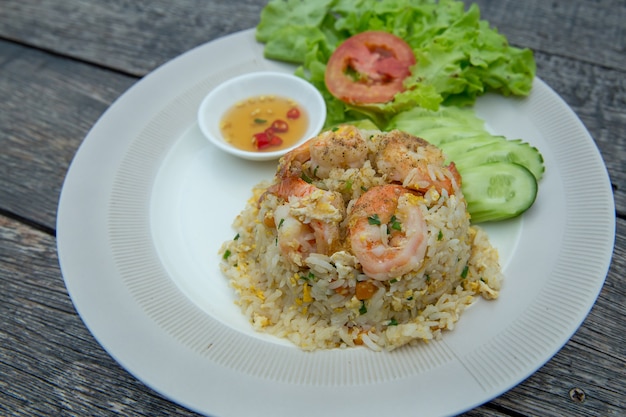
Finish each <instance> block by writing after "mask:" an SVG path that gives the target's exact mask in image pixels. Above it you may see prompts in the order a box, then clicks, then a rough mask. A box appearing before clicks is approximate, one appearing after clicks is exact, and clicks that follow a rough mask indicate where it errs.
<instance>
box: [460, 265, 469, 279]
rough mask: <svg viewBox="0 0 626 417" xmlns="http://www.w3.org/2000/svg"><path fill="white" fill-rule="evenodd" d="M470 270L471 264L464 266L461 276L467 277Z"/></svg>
mask: <svg viewBox="0 0 626 417" xmlns="http://www.w3.org/2000/svg"><path fill="white" fill-rule="evenodd" d="M468 272H469V266H467V265H465V268H463V272H461V278H463V279H465V278H467V273H468Z"/></svg>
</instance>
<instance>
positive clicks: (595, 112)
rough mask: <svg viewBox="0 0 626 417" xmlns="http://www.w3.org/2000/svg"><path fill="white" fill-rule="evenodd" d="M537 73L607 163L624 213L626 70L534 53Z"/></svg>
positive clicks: (625, 186) (625, 198)
mask: <svg viewBox="0 0 626 417" xmlns="http://www.w3.org/2000/svg"><path fill="white" fill-rule="evenodd" d="M536 59H537V75H538V76H539V77H540V78H541V79H542V80H544V81H545V82H546V83H547V84H548V85H549V86H550V87H551V88H552V89H553V90H554V91H555V92H556V93H557V94H559V95H560V96H561V98H563V100H565V102H566V103H567V104H568V105H569V106H570V107H571V108H572V110H573V111H574V112H575V113H576V115H577V116H578V117H579V118H580V120H581V121H582V122H583V124H584V125H585V127H586V128H587V130H589V133H590V134H591V136H592V137H593V139H594V140H595V142H596V145H597V146H598V148H599V150H600V153H601V154H602V157H603V160H604V163H605V164H606V166H607V170H608V172H609V176H610V179H611V182H612V184H613V188H614V198H615V206H616V210H617V212H618V213H621V215H622V216H624V215H626V163H625V162H624V161H626V72H625V71H617V70H610V69H605V68H601V67H598V66H596V65H591V64H588V63H586V62H581V61H574V60H571V59H568V58H563V57H559V56H549V55H545V54H543V53H537V54H536Z"/></svg>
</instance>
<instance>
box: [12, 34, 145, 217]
mask: <svg viewBox="0 0 626 417" xmlns="http://www.w3.org/2000/svg"><path fill="white" fill-rule="evenodd" d="M0 62H2V64H1V65H0V96H2V98H3V99H2V100H1V101H0V126H2V129H0V144H1V145H2V152H1V153H0V201H1V202H2V209H4V210H8V211H11V212H13V213H15V214H16V215H18V216H21V217H24V218H28V219H31V220H33V221H35V222H39V223H41V224H44V225H46V226H47V227H50V228H54V227H55V221H56V206H57V204H58V197H59V193H60V191H61V186H62V184H63V180H64V178H65V173H66V171H67V169H68V167H69V164H70V162H71V160H72V158H73V156H74V154H75V153H76V150H77V149H78V147H79V145H80V144H81V142H82V140H83V139H84V137H85V135H86V134H87V132H88V131H89V129H90V128H91V126H92V125H93V124H94V123H95V122H96V121H97V120H98V118H99V117H100V116H101V114H102V113H103V112H104V111H105V110H106V109H107V107H108V106H109V105H110V104H111V103H112V102H113V100H115V99H116V98H117V97H118V96H119V95H120V94H122V93H123V92H124V91H125V90H126V89H127V88H129V87H130V86H131V85H132V84H133V83H134V82H135V79H134V78H133V77H129V76H126V75H123V74H119V73H114V72H110V71H106V70H103V69H101V68H97V67H94V66H91V65H87V64H83V63H77V62H75V61H73V60H69V59H65V58H59V57H57V56H54V55H50V54H48V53H45V52H42V51H38V50H33V49H29V48H25V47H23V46H20V45H15V44H10V43H7V42H3V41H0Z"/></svg>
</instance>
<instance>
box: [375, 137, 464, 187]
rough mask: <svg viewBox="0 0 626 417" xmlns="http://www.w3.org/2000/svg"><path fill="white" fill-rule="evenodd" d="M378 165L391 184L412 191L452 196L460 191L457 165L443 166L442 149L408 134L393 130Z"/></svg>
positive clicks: (378, 158)
mask: <svg viewBox="0 0 626 417" xmlns="http://www.w3.org/2000/svg"><path fill="white" fill-rule="evenodd" d="M375 162H376V167H377V169H378V170H379V171H380V172H381V173H383V174H385V175H387V178H388V179H389V180H390V181H398V182H400V183H402V185H403V186H405V187H407V188H410V189H413V190H417V191H420V192H426V191H428V190H429V189H431V188H434V189H435V190H437V191H438V192H439V193H441V191H442V190H446V191H447V192H448V195H451V194H453V193H454V192H455V190H457V189H459V188H460V187H461V176H460V175H459V173H458V171H457V170H456V167H455V165H454V163H450V165H448V166H447V167H446V166H444V162H445V156H444V155H443V153H442V152H441V150H440V149H439V148H437V147H436V146H434V145H432V144H430V143H429V142H427V141H425V140H424V139H422V138H418V137H415V136H412V135H410V134H408V133H405V132H401V131H398V130H394V131H391V132H389V133H388V134H387V135H385V137H384V139H383V140H382V141H381V143H380V145H379V152H378V153H377V155H376V161H375Z"/></svg>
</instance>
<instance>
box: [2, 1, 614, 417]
mask: <svg viewBox="0 0 626 417" xmlns="http://www.w3.org/2000/svg"><path fill="white" fill-rule="evenodd" d="M265 3H266V1H263V0H242V1H232V0H228V1H226V0H215V1H201V0H177V1H169V0H136V1H130V0H117V1H96V0H65V1H58V0H56V1H55V0H2V1H1V2H0V97H1V99H0V144H1V152H0V415H24V416H27V415H28V416H32V415H55V416H58V415H84V416H86V415H90V416H91V415H100V416H108V415H125V416H131V415H133V416H140V415H145V416H148V415H160V416H169V415H177V416H178V415H186V416H190V415H194V413H192V412H190V411H188V410H186V409H184V408H183V407H180V406H178V405H177V404H175V403H172V402H170V401H168V400H167V399H164V398H163V397H162V396H161V395H159V394H157V393H155V392H154V391H152V390H151V389H149V388H147V387H146V386H144V385H143V384H142V383H141V382H140V381H138V380H136V379H135V378H134V377H133V376H131V375H130V374H129V373H127V371H125V370H124V369H123V368H121V367H120V366H119V365H118V364H117V363H116V362H115V361H114V360H113V359H112V358H111V357H110V356H109V355H108V354H107V353H106V352H105V351H104V350H103V349H102V348H101V347H100V345H99V344H98V343H97V342H96V340H95V339H94V338H93V337H92V335H91V334H90V333H89V331H88V330H87V328H86V327H85V326H84V325H83V322H82V321H81V319H80V317H79V316H78V315H77V314H76V311H75V310H74V307H73V305H72V302H71V300H70V298H69V296H68V293H67V291H66V288H65V286H64V282H63V278H62V276H61V272H60V270H59V265H58V260H57V252H56V241H55V220H56V214H57V204H58V199H59V193H60V190H61V187H62V184H63V180H64V177H65V174H66V171H67V169H68V166H69V163H70V161H71V160H72V157H73V156H74V154H75V152H76V150H77V148H78V146H79V145H80V144H81V141H82V140H83V139H84V137H85V135H86V134H87V132H88V130H89V129H90V127H91V126H92V125H93V124H94V123H95V122H96V120H98V118H99V117H100V116H101V114H102V113H103V112H104V111H105V110H106V109H107V107H108V106H109V105H111V103H112V102H113V101H114V100H115V99H116V98H117V97H118V96H120V95H121V94H122V93H124V91H125V90H126V89H128V88H129V87H130V86H132V85H133V83H135V82H137V81H138V80H139V79H140V78H141V77H142V76H144V75H146V74H147V73H149V72H150V71H151V70H153V69H155V67H157V66H158V65H160V64H163V63H165V62H166V61H168V60H170V59H172V58H174V57H176V56H177V55H179V54H181V53H183V52H185V51H187V50H189V49H191V48H192V47H194V46H196V45H200V44H203V43H205V42H208V41H211V40H213V39H216V38H219V37H221V36H224V35H227V34H229V33H233V32H236V31H240V30H243V29H247V28H250V27H254V26H255V25H256V24H257V22H258V19H259V13H260V11H261V9H262V7H263V6H264V4H265ZM467 3H468V4H469V1H468V2H467ZM478 3H479V5H480V7H481V11H482V16H483V17H484V18H485V19H487V20H489V21H490V22H491V23H492V24H493V25H494V26H496V27H498V28H499V29H500V31H501V32H502V33H504V34H505V35H507V36H508V38H509V40H510V42H511V43H512V44H514V45H517V46H524V47H529V48H532V49H533V50H534V51H535V55H536V59H537V63H538V76H539V77H541V78H542V79H543V80H544V81H546V82H547V83H548V85H550V86H551V87H552V88H553V89H554V90H555V91H556V92H557V93H558V94H559V95H561V96H562V97H563V99H564V100H565V101H566V102H567V103H568V104H569V106H571V108H572V109H573V110H574V111H575V112H576V113H577V115H578V116H579V117H580V119H581V120H582V121H583V123H584V124H585V125H586V127H587V128H588V130H589V131H590V133H591V135H592V136H593V138H594V139H595V141H596V144H597V146H598V148H599V149H600V152H601V154H602V157H603V158H604V162H605V163H606V166H607V168H608V172H609V174H610V177H611V181H612V184H613V190H614V196H615V204H616V216H615V222H616V230H617V236H616V240H615V249H614V252H613V260H612V263H611V267H610V270H609V273H608V276H607V279H606V284H605V285H604V288H603V290H602V292H601V294H600V296H599V298H598V300H597V303H596V305H595V306H594V308H593V309H592V311H591V313H590V314H589V316H588V317H587V319H586V320H585V322H584V323H583V325H582V327H581V328H580V329H579V330H578V331H577V332H576V334H575V335H574V336H573V338H572V339H571V340H570V341H569V342H567V344H565V346H564V347H563V348H562V350H561V351H560V352H559V353H558V354H556V356H555V357H554V358H553V359H551V360H550V361H549V362H548V363H547V364H546V365H545V366H543V367H542V368H541V369H540V370H539V371H538V372H536V373H535V374H533V375H532V376H530V377H529V378H528V379H527V380H525V381H524V382H522V383H521V384H519V385H518V386H517V387H515V388H513V389H511V390H510V391H508V392H507V393H505V394H504V395H502V396H500V397H499V398H496V399H494V400H493V401H490V402H489V403H487V404H485V405H483V406H481V407H479V408H477V409H475V410H473V411H470V412H468V413H467V414H466V415H468V416H530V415H533V416H564V415H567V416H583V415H588V416H617V415H625V413H626V401H625V399H626V370H625V363H626V339H625V338H624V333H625V332H626V325H625V324H624V312H625V307H624V305H625V303H624V299H625V297H624V295H625V293H626V291H625V288H626V278H625V275H626V3H625V2H624V1H623V0H553V1H544V0H526V1H523V2H519V1H514V0H481V1H478ZM580 198H581V199H584V198H585V195H584V194H581V196H580Z"/></svg>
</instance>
